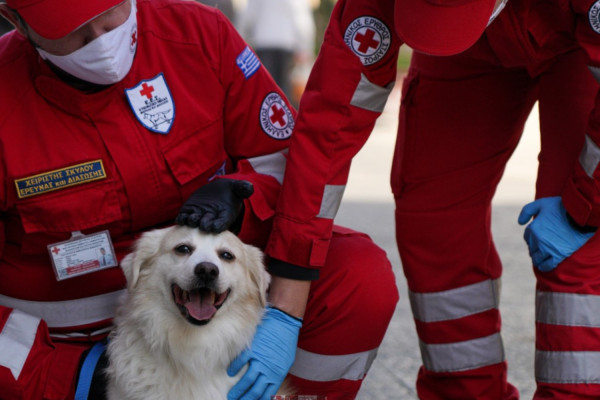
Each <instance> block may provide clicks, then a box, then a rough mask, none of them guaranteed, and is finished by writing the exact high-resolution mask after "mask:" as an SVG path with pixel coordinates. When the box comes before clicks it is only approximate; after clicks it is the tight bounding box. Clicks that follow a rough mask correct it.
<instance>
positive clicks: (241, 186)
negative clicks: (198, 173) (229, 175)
mask: <svg viewBox="0 0 600 400" xmlns="http://www.w3.org/2000/svg"><path fill="white" fill-rule="evenodd" d="M252 193H254V187H253V186H252V183H250V182H248V181H238V180H234V179H226V178H223V179H215V180H214V181H212V182H210V183H207V184H206V185H204V186H202V187H201V188H200V189H198V190H196V191H195V192H194V194H192V195H191V196H190V198H189V199H188V200H187V201H186V202H185V203H184V204H183V206H181V209H180V210H179V214H178V215H177V218H176V219H175V222H176V223H177V224H179V225H187V226H191V227H192V228H196V227H198V228H200V230H202V231H205V232H212V233H219V232H223V231H224V230H227V229H230V228H232V226H233V225H234V224H235V223H236V222H237V218H238V216H239V215H240V212H241V211H242V209H243V206H244V199H246V198H248V197H250V195H251V194H252ZM236 225H239V224H236Z"/></svg>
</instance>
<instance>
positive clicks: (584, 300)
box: [535, 292, 600, 328]
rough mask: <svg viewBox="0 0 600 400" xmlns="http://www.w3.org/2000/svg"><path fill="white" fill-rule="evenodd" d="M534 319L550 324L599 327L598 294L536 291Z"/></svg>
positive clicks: (599, 299)
mask: <svg viewBox="0 0 600 400" xmlns="http://www.w3.org/2000/svg"><path fill="white" fill-rule="evenodd" d="M535 320H536V321H537V322H541V323H544V324H551V325H567V326H585V327H590V328H600V296H595V295H591V294H576V293H552V292H537V293H536V298H535Z"/></svg>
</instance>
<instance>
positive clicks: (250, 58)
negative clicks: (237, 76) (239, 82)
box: [235, 46, 260, 79]
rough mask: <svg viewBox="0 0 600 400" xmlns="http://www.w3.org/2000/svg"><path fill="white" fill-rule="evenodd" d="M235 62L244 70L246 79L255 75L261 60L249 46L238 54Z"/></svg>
mask: <svg viewBox="0 0 600 400" xmlns="http://www.w3.org/2000/svg"><path fill="white" fill-rule="evenodd" d="M235 63H236V64H237V66H238V67H239V68H240V69H241V70H242V73H243V74H244V77H246V79H248V78H250V77H251V76H252V75H254V73H255V72H256V71H258V69H259V68H260V60H259V59H258V57H257V56H256V54H254V52H253V51H252V50H251V49H250V47H248V46H246V48H245V49H244V51H242V52H241V53H240V55H239V56H237V58H236V59H235Z"/></svg>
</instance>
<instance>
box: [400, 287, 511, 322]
mask: <svg viewBox="0 0 600 400" xmlns="http://www.w3.org/2000/svg"><path fill="white" fill-rule="evenodd" d="M408 295H409V299H410V306H411V308H412V312H413V316H414V318H415V319H417V320H419V321H422V322H437V321H448V320H452V319H458V318H462V317H466V316H468V315H473V314H478V313H480V312H483V311H487V310H491V309H493V308H498V305H499V304H500V279H495V280H486V281H483V282H479V283H475V284H472V285H468V286H463V287H460V288H456V289H451V290H446V291H444V292H434V293H416V292H411V291H409V293H408Z"/></svg>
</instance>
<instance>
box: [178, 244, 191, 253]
mask: <svg viewBox="0 0 600 400" xmlns="http://www.w3.org/2000/svg"><path fill="white" fill-rule="evenodd" d="M192 251H193V249H192V247H191V246H188V245H187V244H180V245H179V246H177V247H175V252H177V253H179V254H191V253H192Z"/></svg>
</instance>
